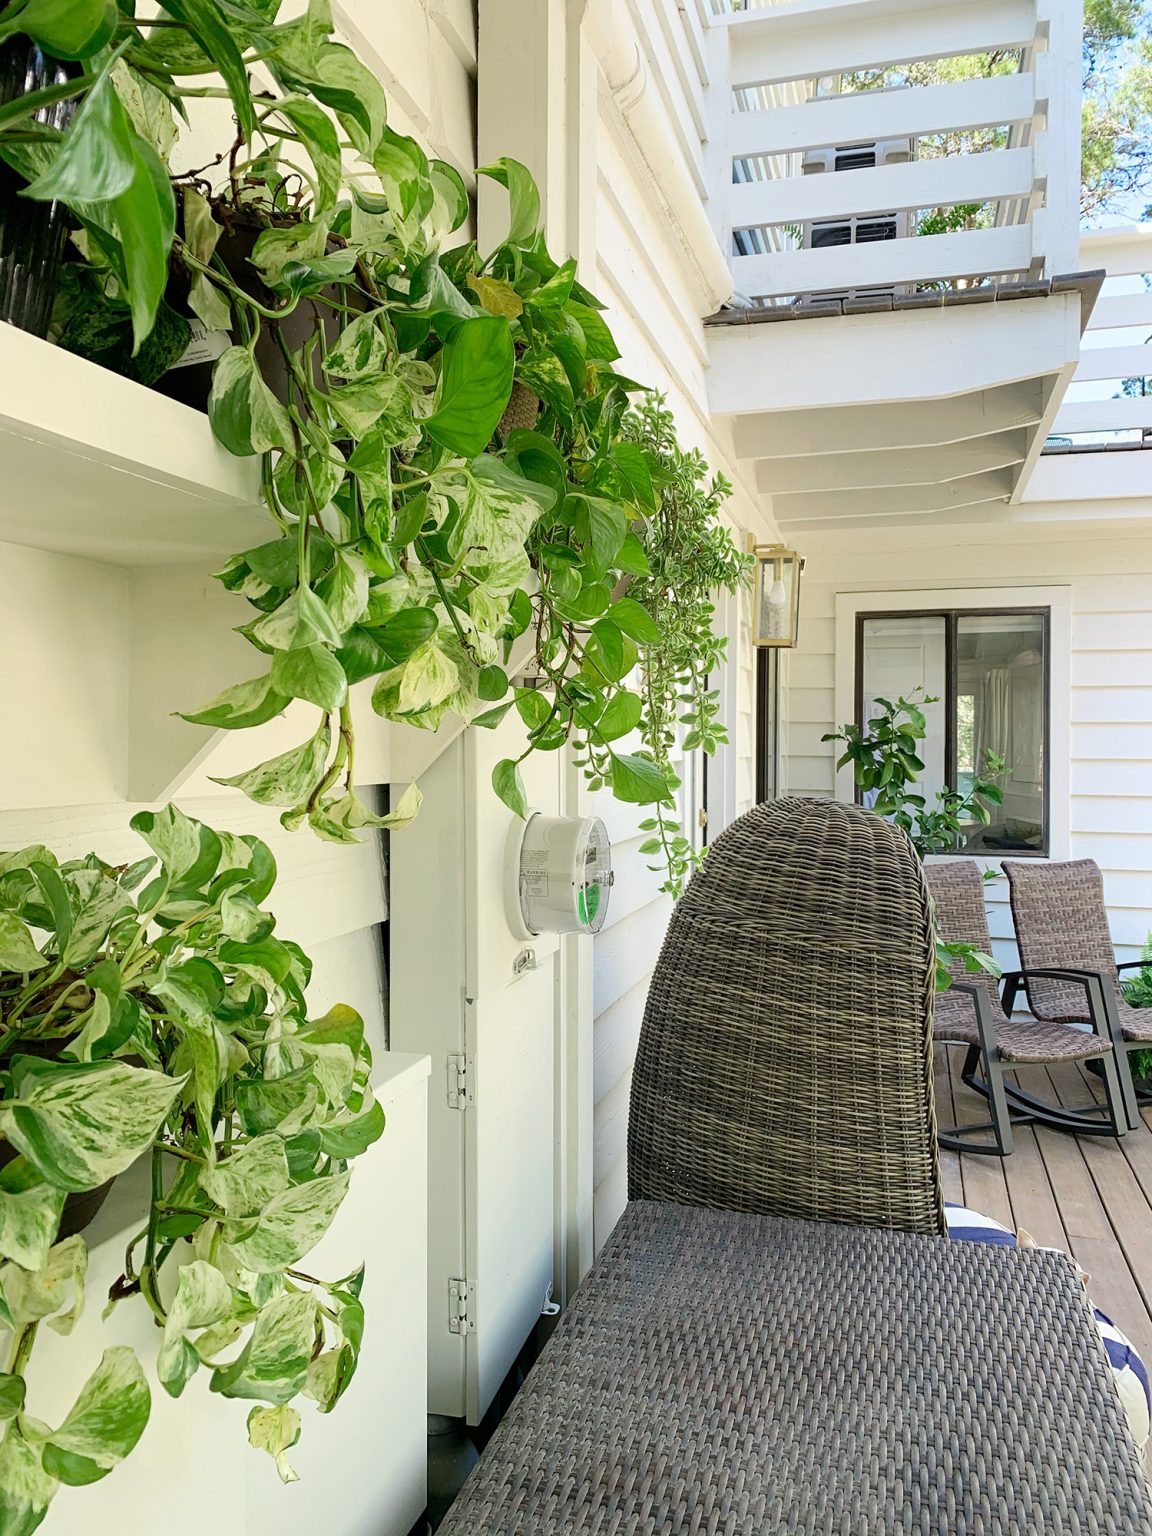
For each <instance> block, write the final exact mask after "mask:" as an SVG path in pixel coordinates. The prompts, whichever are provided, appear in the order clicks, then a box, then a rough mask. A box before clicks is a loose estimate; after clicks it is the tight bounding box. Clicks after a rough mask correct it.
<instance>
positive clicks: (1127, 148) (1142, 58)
mask: <svg viewBox="0 0 1152 1536" xmlns="http://www.w3.org/2000/svg"><path fill="white" fill-rule="evenodd" d="M1019 68H1020V54H1019V52H1018V51H1015V50H1010V49H998V50H995V51H993V52H991V53H976V54H965V55H962V56H960V57H957V58H950V59H927V60H921V61H917V62H915V63H912V64H901V65H892V66H889V67H886V68H883V69H874V70H867V71H860V72H858V73H856V74H853V75H848V76H845V77H844V80H843V81H842V83H841V88H842V89H844V90H852V91H858V90H877V89H880V88H882V87H886V88H892V87H898V86H924V85H942V84H948V83H951V82H956V81H962V80H984V79H991V78H992V77H993V76H995V75H1005V74H1014V73H1015V72H1016V71H1017V70H1018V69H1019ZM1083 84H1084V103H1083V147H1082V154H1081V186H1080V208H1081V215H1082V217H1083V218H1084V219H1086V220H1092V219H1094V218H1096V217H1098V216H1099V215H1101V214H1105V213H1115V212H1118V211H1124V210H1130V208H1131V204H1132V200H1133V199H1134V198H1137V197H1140V196H1143V195H1145V194H1146V193H1147V191H1148V189H1149V186H1150V184H1152V12H1150V9H1149V3H1148V0H1085V6H1084V51H1083ZM1007 142H1008V134H1007V131H1006V129H1005V128H1004V127H1003V126H993V127H986V128H976V129H970V130H966V131H964V132H958V133H939V134H926V135H924V136H923V137H922V138H921V139H920V141H919V144H918V153H919V156H920V158H921V159H923V160H932V159H942V158H945V157H950V156H953V155H959V154H978V153H981V152H983V151H986V150H990V149H1003V148H1005V147H1006V146H1007ZM995 211H996V206H995V204H994V203H966V204H962V205H959V206H956V205H953V206H941V207H938V208H931V209H926V210H924V211H923V212H922V214H921V217H920V221H919V223H918V225H917V230H918V233H920V234H941V233H944V232H947V231H949V230H957V229H982V228H987V227H988V226H989V225H991V224H992V222H993V220H994V218H995Z"/></svg>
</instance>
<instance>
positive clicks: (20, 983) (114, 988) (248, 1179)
mask: <svg viewBox="0 0 1152 1536" xmlns="http://www.w3.org/2000/svg"><path fill="white" fill-rule="evenodd" d="M415 808H416V807H415V805H410V806H409V807H408V811H410V812H411V813H412V814H414V812H415ZM132 825H133V827H134V829H135V830H136V831H137V832H138V833H139V834H140V835H141V836H142V837H143V839H144V841H145V842H146V843H147V844H148V845H149V846H150V848H151V849H152V850H153V854H154V856H153V857H151V858H145V859H142V860H141V861H140V862H139V863H136V864H132V865H131V866H128V867H122V866H121V867H112V866H109V865H108V864H106V863H104V862H103V861H102V860H101V859H99V858H98V857H97V856H96V855H95V854H90V855H89V856H88V857H87V858H84V859H79V860H73V861H69V862H66V863H61V862H59V861H58V860H57V859H56V858H55V857H54V856H53V855H52V854H51V853H50V852H49V851H48V850H47V849H46V848H44V847H41V846H36V847H31V848H24V849H21V850H20V851H19V852H16V853H6V854H0V1018H2V1020H3V1029H2V1031H0V1093H2V1096H0V1137H2V1138H3V1140H2V1141H0V1149H2V1150H3V1151H4V1152H5V1153H6V1154H7V1155H8V1161H6V1162H5V1161H0V1323H3V1325H4V1326H5V1327H7V1328H8V1329H9V1330H10V1331H11V1344H10V1347H9V1356H8V1360H7V1364H6V1367H5V1371H4V1373H3V1374H0V1419H2V1420H3V1421H5V1427H4V1433H3V1439H2V1440H0V1536H27V1533H30V1532H31V1531H34V1530H35V1529H36V1528H37V1526H38V1525H39V1524H40V1523H41V1521H42V1519H43V1518H44V1515H45V1512H46V1510H47V1508H48V1505H49V1503H50V1501H51V1499H52V1498H53V1496H54V1495H55V1494H56V1492H57V1491H58V1489H59V1487H60V1485H61V1484H67V1485H71V1486H81V1485H83V1484H86V1483H90V1482H95V1481H96V1480H97V1479H99V1478H102V1477H104V1476H105V1475H106V1474H107V1473H108V1472H109V1471H111V1470H112V1469H113V1468H114V1467H115V1466H116V1465H117V1463H118V1462H120V1461H121V1460H122V1459H123V1458H124V1457H125V1456H126V1455H127V1454H128V1453H129V1452H130V1451H131V1450H132V1449H133V1447H134V1446H135V1444H136V1442H137V1441H138V1440H139V1438H140V1435H141V1434H142V1433H143V1430H144V1427H145V1425H146V1423H147V1421H148V1415H149V1406H150V1392H149V1387H148V1383H147V1381H146V1379H145V1376H144V1372H143V1370H142V1368H141V1366H140V1363H139V1361H138V1360H137V1358H136V1356H135V1354H134V1353H133V1352H132V1351H131V1350H130V1349H126V1348H121V1347H115V1348H112V1349H109V1350H108V1351H106V1353H105V1354H104V1357H103V1359H102V1361H101V1362H100V1364H99V1366H98V1367H97V1369H96V1371H95V1373H94V1374H93V1375H92V1377H91V1378H90V1380H89V1381H88V1382H87V1383H86V1385H85V1386H84V1387H83V1389H82V1390H81V1393H80V1396H79V1397H78V1398H77V1401H76V1403H75V1405H74V1406H73V1408H72V1410H71V1411H70V1413H69V1414H68V1415H67V1417H66V1418H65V1419H64V1420H63V1422H62V1423H61V1424H59V1425H57V1426H51V1425H48V1424H45V1423H43V1422H42V1421H41V1420H40V1419H38V1418H36V1417H35V1416H34V1414H35V1408H36V1404H35V1384H34V1383H33V1390H32V1392H31V1394H29V1393H28V1391H27V1388H26V1380H25V1378H26V1375H27V1367H28V1362H29V1358H30V1356H31V1354H32V1351H33V1345H34V1343H35V1340H36V1335H37V1332H38V1330H39V1329H40V1328H41V1327H42V1326H44V1325H45V1324H46V1325H47V1326H48V1327H49V1328H52V1329H54V1330H55V1331H56V1332H58V1333H64V1334H66V1333H68V1332H70V1331H71V1329H72V1327H73V1325H74V1324H75V1322H76V1320H77V1318H78V1317H79V1315H80V1310H81V1307H82V1306H83V1304H84V1301H85V1297H84V1272H85V1267H86V1263H87V1252H86V1249H85V1246H84V1241H83V1238H82V1237H80V1236H78V1235H75V1236H70V1237H67V1238H65V1240H64V1241H58V1240H57V1233H58V1228H59V1224H60V1217H61V1211H62V1210H63V1209H64V1208H65V1202H66V1201H67V1200H68V1199H69V1197H70V1196H71V1197H73V1198H74V1197H75V1196H76V1195H77V1194H78V1193H79V1192H82V1191H87V1190H92V1189H95V1188H97V1187H99V1186H100V1185H102V1184H104V1183H105V1182H106V1181H108V1180H110V1179H113V1178H115V1177H116V1176H117V1175H118V1174H120V1173H123V1172H124V1171H125V1170H126V1169H127V1168H128V1167H129V1165H130V1164H131V1163H133V1162H135V1161H136V1160H137V1159H138V1158H140V1157H145V1156H146V1157H147V1158H148V1159H149V1162H150V1178H149V1191H150V1192H149V1193H146V1194H143V1195H142V1200H141V1212H140V1226H139V1230H138V1232H137V1233H136V1234H135V1235H134V1236H133V1238H132V1240H131V1241H130V1243H129V1245H128V1250H127V1253H126V1255H125V1261H124V1272H123V1275H122V1276H121V1278H120V1279H119V1280H118V1281H117V1282H116V1284H115V1285H114V1287H113V1289H112V1292H111V1296H110V1302H111V1303H114V1304H115V1303H124V1302H126V1301H127V1300H128V1298H131V1297H136V1298H138V1304H143V1305H146V1306H147V1307H148V1308H150V1310H151V1311H152V1313H153V1314H154V1315H155V1318H156V1321H157V1323H158V1324H159V1325H160V1326H162V1327H163V1330H164V1333H163V1341H162V1343H161V1345H160V1351H159V1356H158V1359H157V1363H156V1373H157V1376H158V1377H159V1380H160V1383H161V1385H162V1386H163V1387H164V1389H165V1390H166V1391H167V1392H169V1393H170V1394H171V1395H172V1396H173V1397H179V1396H180V1394H181V1393H182V1392H183V1391H184V1390H185V1388H186V1387H187V1386H188V1384H189V1382H190V1381H191V1379H192V1377H193V1376H195V1375H197V1373H199V1372H201V1371H203V1372H204V1373H206V1374H207V1375H208V1377H209V1381H208V1388H209V1389H210V1390H211V1391H213V1392H216V1393H220V1394H221V1395H223V1396H225V1397H233V1398H242V1399H246V1400H249V1401H251V1402H253V1403H254V1405H255V1406H254V1407H253V1408H252V1410H251V1412H250V1414H249V1416H248V1434H249V1439H250V1440H251V1442H252V1444H253V1445H254V1446H256V1447H258V1448H260V1449H263V1450H266V1451H268V1452H269V1453H270V1454H272V1455H273V1456H274V1457H275V1458H276V1462H277V1466H278V1468H279V1470H280V1475H281V1476H282V1477H283V1478H284V1479H285V1480H286V1481H288V1480H291V1479H292V1477H293V1475H294V1474H293V1473H292V1470H291V1467H290V1466H289V1464H288V1460H287V1452H288V1450H289V1449H290V1447H291V1446H292V1445H293V1444H294V1443H295V1441H296V1439H297V1438H298V1436H299V1433H300V1423H301V1421H300V1414H299V1412H298V1411H297V1408H296V1407H294V1406H293V1401H294V1400H295V1399H298V1398H299V1397H300V1396H304V1397H308V1398H311V1399H312V1400H313V1401H314V1402H315V1404H316V1406H317V1407H318V1408H319V1410H320V1411H321V1412H323V1413H327V1412H328V1411H329V1410H330V1409H332V1408H333V1407H334V1406H335V1405H336V1403H337V1401H338V1400H339V1398H340V1396H341V1394H342V1393H343V1392H344V1390H345V1388H346V1387H347V1385H348V1383H349V1381H350V1380H351V1379H352V1375H353V1372H354V1371H355V1369H356V1363H357V1358H358V1355H359V1350H360V1340H361V1336H362V1333H363V1326H364V1312H363V1308H362V1306H361V1303H360V1300H359V1295H360V1288H361V1282H362V1278H363V1271H362V1270H361V1271H358V1272H357V1273H355V1274H352V1275H349V1276H345V1277H342V1278H338V1279H334V1280H331V1281H324V1280H319V1279H316V1278H315V1277H314V1276H313V1275H312V1274H310V1273H308V1272H307V1271H305V1270H302V1269H301V1268H300V1267H299V1266H300V1264H301V1261H302V1260H303V1259H304V1258H305V1256H306V1255H307V1254H308V1252H309V1251H310V1250H311V1249H312V1248H313V1247H314V1246H315V1245H316V1243H317V1242H318V1241H319V1239H320V1238H321V1237H322V1236H323V1235H324V1233H325V1231H326V1230H327V1228H328V1226H329V1224H330V1222H331V1221H332V1219H333V1217H334V1216H335V1214H336V1212H337V1210H338V1209H339V1207H340V1204H341V1202H342V1201H343V1199H344V1195H345V1192H346V1190H347V1188H348V1179H349V1166H348V1165H349V1162H350V1161H351V1160H352V1159H353V1158H355V1157H356V1156H358V1155H359V1154H360V1153H361V1152H363V1151H364V1150H365V1149H366V1148H367V1147H369V1146H370V1145H371V1144H372V1143H373V1142H374V1141H375V1140H376V1139H377V1138H378V1137H379V1135H380V1134H381V1132H382V1131H383V1129H384V1114H383V1111H382V1110H381V1108H380V1106H379V1105H378V1104H376V1103H375V1102H374V1101H373V1099H372V1095H371V1091H370V1089H369V1086H368V1074H369V1069H370V1066H371V1053H370V1051H369V1049H368V1046H367V1043H366V1041H365V1038H364V1025H363V1023H362V1021H361V1019H360V1017H359V1016H358V1015H357V1014H356V1013H355V1012H354V1011H353V1010H352V1009H351V1008H347V1007H344V1006H337V1007H335V1008H333V1009H331V1010H330V1011H329V1012H328V1013H327V1014H325V1015H324V1017H323V1018H321V1019H316V1020H309V1018H308V1014H307V1010H306V1005H305V1001H304V989H305V987H306V986H307V984H308V979H309V976H310V973H311V969H312V966H311V962H310V961H309V959H308V957H307V956H306V955H305V954H304V952H303V951H302V950H301V949H300V948H299V947H298V946H297V945H295V944H293V943H291V942H290V941H289V940H287V939H282V938H279V937H277V936H276V934H275V932H274V928H275V919H274V918H273V917H272V915H271V914H270V913H269V912H268V911H266V910H265V908H264V905H263V903H264V902H265V900H266V899H267V897H268V895H269V893H270V892H271V889H272V886H273V883H274V881H275V878H276V866H275V863H274V861H273V859H272V855H271V853H270V852H269V850H268V848H267V847H266V846H265V845H264V844H263V843H262V842H260V840H259V839H258V838H255V837H250V836H245V837H235V836H233V835H232V834H231V833H228V832H214V831H212V829H211V828H209V827H206V826H203V825H201V824H200V823H199V822H196V821H192V820H190V819H189V818H188V817H186V816H184V815H182V814H181V813H180V811H178V810H177V809H176V808H175V807H174V806H168V807H167V808H166V809H165V810H163V811H159V812H156V813H152V812H146V813H142V814H140V815H138V816H137V817H135V818H134V820H133V823H132ZM166 1268H169V1269H171V1270H172V1271H173V1272H174V1276H175V1283H174V1285H165V1286H162V1284H161V1277H162V1275H163V1274H164V1271H165V1269H166ZM165 1297H168V1298H170V1299H169V1300H167V1301H165V1299H164V1298H165Z"/></svg>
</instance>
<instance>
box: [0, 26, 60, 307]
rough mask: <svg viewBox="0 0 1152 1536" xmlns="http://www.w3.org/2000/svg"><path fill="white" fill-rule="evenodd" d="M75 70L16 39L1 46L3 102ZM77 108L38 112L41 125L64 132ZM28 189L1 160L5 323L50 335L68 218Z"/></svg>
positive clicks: (0, 267)
mask: <svg viewBox="0 0 1152 1536" xmlns="http://www.w3.org/2000/svg"><path fill="white" fill-rule="evenodd" d="M76 72H77V66H76V65H74V64H62V63H60V61H59V60H57V59H51V58H48V57H47V56H46V55H45V54H43V53H41V52H40V50H39V48H37V47H36V46H35V44H33V43H30V42H29V41H28V39H27V38H26V37H14V38H11V39H10V40H9V41H8V42H6V43H4V44H3V45H2V46H0V104H3V103H5V102H9V101H15V100H17V99H18V98H19V97H20V96H24V95H26V94H27V93H28V92H29V91H38V90H42V89H43V88H44V87H45V86H50V85H62V84H63V83H64V82H65V81H66V80H69V79H72V78H73V77H74V76H75V74H76ZM75 108H76V103H75V102H74V101H61V102H57V103H56V104H55V105H54V106H51V107H45V108H44V109H43V110H42V111H40V112H38V113H37V114H36V121H37V122H38V123H44V124H46V125H47V126H48V127H50V128H60V129H63V128H66V127H67V126H68V124H69V123H70V122H71V120H72V114H73V112H74V111H75ZM25 185H26V183H25V181H24V179H23V177H21V176H19V175H17V173H16V172H15V171H14V170H12V168H11V167H10V166H8V165H7V164H5V163H4V162H2V161H0V320H6V321H8V323H9V324H10V325H16V326H19V327H20V329H21V330H22V331H31V332H32V334H33V335H34V336H46V335H47V334H48V324H49V321H50V320H51V318H52V305H53V303H54V301H55V298H56V290H57V283H58V274H59V270H60V264H61V262H62V261H63V259H64V247H65V244H66V242H67V239H68V228H69V225H68V215H67V210H66V209H65V208H64V207H63V205H62V204H60V203H39V202H33V201H32V199H31V198H27V197H21V196H20V190H21V188H22V187H24V186H25Z"/></svg>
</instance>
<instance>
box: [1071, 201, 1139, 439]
mask: <svg viewBox="0 0 1152 1536" xmlns="http://www.w3.org/2000/svg"><path fill="white" fill-rule="evenodd" d="M1080 264H1081V266H1082V267H1084V268H1085V269H1086V270H1088V269H1100V270H1103V271H1105V272H1107V274H1108V279H1109V281H1108V282H1107V283H1106V287H1105V291H1104V293H1103V295H1102V296H1101V297H1100V298H1099V299H1097V301H1096V306H1095V308H1094V309H1093V311H1092V315H1091V318H1090V319H1089V321H1088V332H1087V335H1086V337H1085V345H1084V347H1083V349H1082V351H1081V354H1080V363H1079V366H1078V367H1077V369H1076V374H1075V377H1074V378H1073V380H1072V384H1071V387H1070V388H1069V391H1068V399H1067V400H1066V402H1065V404H1063V405H1062V406H1061V407H1060V409H1059V411H1058V412H1057V413H1056V421H1055V424H1054V425H1053V428H1052V435H1053V437H1056V438H1065V437H1070V438H1072V439H1073V441H1076V440H1079V441H1081V442H1085V441H1086V442H1089V443H1090V442H1092V441H1093V439H1094V438H1097V436H1099V440H1101V441H1107V440H1110V438H1111V434H1118V433H1122V434H1124V437H1123V439H1111V440H1117V441H1123V440H1127V441H1131V442H1134V443H1137V444H1138V442H1139V438H1140V436H1142V435H1147V436H1149V437H1152V383H1149V382H1144V383H1143V384H1140V383H1138V384H1136V385H1134V386H1132V387H1133V388H1134V389H1136V390H1137V391H1139V390H1140V389H1147V390H1148V391H1149V393H1148V394H1141V393H1135V394H1132V395H1125V394H1124V392H1123V388H1124V380H1125V379H1134V380H1143V381H1149V380H1152V289H1148V288H1146V287H1143V284H1144V280H1145V278H1146V276H1147V274H1149V273H1152V224H1143V225H1137V226H1132V227H1129V228H1127V229H1113V230H1100V231H1098V232H1095V233H1092V234H1088V235H1085V236H1084V238H1083V240H1082V242H1081V246H1080ZM1111 287H1118V288H1123V287H1128V288H1131V289H1132V290H1134V291H1132V292H1128V293H1123V292H1120V293H1110V292H1109V291H1108V289H1109V288H1111ZM1142 288H1143V291H1141V289H1142ZM1105 332H1107V333H1109V334H1108V335H1104V334H1103V333H1105ZM1104 434H1109V438H1105V437H1104Z"/></svg>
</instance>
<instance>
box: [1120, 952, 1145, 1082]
mask: <svg viewBox="0 0 1152 1536" xmlns="http://www.w3.org/2000/svg"><path fill="white" fill-rule="evenodd" d="M1140 957H1141V959H1143V960H1146V961H1147V962H1148V963H1147V965H1144V966H1141V968H1140V969H1139V970H1138V971H1131V972H1129V974H1128V976H1127V978H1126V979H1125V981H1124V983H1123V992H1124V996H1125V997H1126V998H1127V999H1128V1001H1129V1002H1130V1003H1131V1004H1132V1006H1133V1008H1152V934H1149V935H1148V940H1147V942H1146V943H1145V945H1144V948H1143V949H1142V950H1141V952H1140ZM1128 1061H1129V1063H1130V1065H1131V1067H1132V1075H1133V1077H1137V1078H1144V1077H1152V1050H1147V1051H1132V1052H1131V1053H1130V1055H1129V1057H1128Z"/></svg>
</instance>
